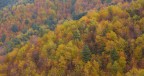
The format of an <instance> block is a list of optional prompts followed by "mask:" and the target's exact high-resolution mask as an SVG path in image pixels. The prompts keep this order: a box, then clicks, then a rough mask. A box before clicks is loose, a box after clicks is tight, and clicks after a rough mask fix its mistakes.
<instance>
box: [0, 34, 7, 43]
mask: <svg viewBox="0 0 144 76" xmlns="http://www.w3.org/2000/svg"><path fill="white" fill-rule="evenodd" d="M5 40H6V35H5V34H2V37H1V41H2V42H3V43H4V42H5Z"/></svg>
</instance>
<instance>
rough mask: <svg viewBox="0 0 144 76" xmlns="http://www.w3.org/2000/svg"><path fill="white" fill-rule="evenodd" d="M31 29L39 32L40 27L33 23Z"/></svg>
mask: <svg viewBox="0 0 144 76" xmlns="http://www.w3.org/2000/svg"><path fill="white" fill-rule="evenodd" d="M31 28H32V29H33V30H39V29H40V27H39V26H38V25H37V24H35V23H33V24H32V26H31Z"/></svg>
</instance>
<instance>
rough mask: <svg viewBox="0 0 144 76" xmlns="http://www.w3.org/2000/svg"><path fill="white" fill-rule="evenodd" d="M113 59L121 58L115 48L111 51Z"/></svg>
mask: <svg viewBox="0 0 144 76" xmlns="http://www.w3.org/2000/svg"><path fill="white" fill-rule="evenodd" d="M111 59H112V60H113V61H116V60H118V59H119V55H118V52H117V51H116V50H115V49H113V50H112V51H111Z"/></svg>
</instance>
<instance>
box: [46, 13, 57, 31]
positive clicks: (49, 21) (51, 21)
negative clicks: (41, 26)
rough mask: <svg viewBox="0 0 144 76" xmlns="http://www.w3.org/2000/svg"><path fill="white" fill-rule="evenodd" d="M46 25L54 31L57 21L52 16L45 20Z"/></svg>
mask: <svg viewBox="0 0 144 76" xmlns="http://www.w3.org/2000/svg"><path fill="white" fill-rule="evenodd" d="M44 23H45V24H47V25H48V27H49V29H51V30H54V29H55V25H56V24H57V21H56V20H55V19H54V16H50V17H49V18H48V19H46V20H45V22H44Z"/></svg>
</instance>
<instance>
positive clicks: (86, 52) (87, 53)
mask: <svg viewBox="0 0 144 76" xmlns="http://www.w3.org/2000/svg"><path fill="white" fill-rule="evenodd" d="M82 59H83V61H84V62H87V61H89V60H90V59H91V51H90V49H89V47H88V45H85V46H84V48H83V51H82Z"/></svg>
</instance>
